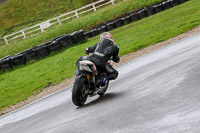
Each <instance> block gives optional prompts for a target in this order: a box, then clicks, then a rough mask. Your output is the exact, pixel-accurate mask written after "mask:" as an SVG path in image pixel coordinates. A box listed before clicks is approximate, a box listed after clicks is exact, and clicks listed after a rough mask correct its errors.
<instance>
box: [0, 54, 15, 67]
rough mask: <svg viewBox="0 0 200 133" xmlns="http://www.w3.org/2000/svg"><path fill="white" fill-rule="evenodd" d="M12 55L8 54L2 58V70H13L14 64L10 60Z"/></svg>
mask: <svg viewBox="0 0 200 133" xmlns="http://www.w3.org/2000/svg"><path fill="white" fill-rule="evenodd" d="M10 58H11V57H10V56H6V57H4V58H2V59H1V60H0V70H1V71H6V70H11V69H12V64H11V61H10Z"/></svg>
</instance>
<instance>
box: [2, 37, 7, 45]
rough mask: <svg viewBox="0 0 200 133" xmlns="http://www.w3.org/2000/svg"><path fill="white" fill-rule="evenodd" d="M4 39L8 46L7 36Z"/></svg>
mask: <svg viewBox="0 0 200 133" xmlns="http://www.w3.org/2000/svg"><path fill="white" fill-rule="evenodd" d="M3 39H4V40H5V42H6V45H8V40H7V39H6V36H4V37H3Z"/></svg>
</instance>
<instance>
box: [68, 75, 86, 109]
mask: <svg viewBox="0 0 200 133" xmlns="http://www.w3.org/2000/svg"><path fill="white" fill-rule="evenodd" d="M85 84H87V78H86V77H85V76H80V77H78V78H77V79H76V81H75V83H74V86H73V90H72V102H73V103H74V105H76V106H83V105H84V104H85V102H86V100H87V97H88V95H87V94H86V87H85Z"/></svg>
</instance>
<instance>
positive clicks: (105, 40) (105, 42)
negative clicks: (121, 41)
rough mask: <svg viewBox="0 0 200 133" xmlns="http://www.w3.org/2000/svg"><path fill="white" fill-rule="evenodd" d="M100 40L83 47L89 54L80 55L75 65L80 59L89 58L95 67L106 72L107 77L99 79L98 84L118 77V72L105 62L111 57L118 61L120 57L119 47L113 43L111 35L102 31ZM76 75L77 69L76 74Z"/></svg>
mask: <svg viewBox="0 0 200 133" xmlns="http://www.w3.org/2000/svg"><path fill="white" fill-rule="evenodd" d="M100 40H101V42H98V43H95V45H94V46H92V47H88V48H86V49H85V53H86V54H88V55H89V56H85V57H80V58H79V59H78V60H77V62H76V65H77V66H78V65H79V61H81V60H90V61H91V62H93V63H94V64H95V65H96V67H97V69H99V70H100V71H104V72H107V75H108V77H106V78H105V79H104V80H101V81H100V84H103V83H105V81H106V80H114V79H116V78H117V77H118V72H117V70H115V69H114V68H113V67H112V66H111V65H109V64H107V62H108V60H110V59H112V60H113V61H114V62H117V63H118V62H119V61H120V58H119V56H118V54H119V47H118V46H117V45H115V44H114V40H113V37H112V35H111V34H110V33H108V32H104V33H102V34H101V35H100ZM76 76H78V69H77V75H76Z"/></svg>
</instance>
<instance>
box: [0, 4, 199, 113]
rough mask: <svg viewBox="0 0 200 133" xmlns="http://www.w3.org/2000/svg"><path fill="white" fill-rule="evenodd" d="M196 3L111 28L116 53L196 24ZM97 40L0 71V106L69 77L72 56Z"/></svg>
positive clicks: (23, 98)
mask: <svg viewBox="0 0 200 133" xmlns="http://www.w3.org/2000/svg"><path fill="white" fill-rule="evenodd" d="M199 5H200V1H199V0H191V1H189V2H187V3H185V4H182V5H179V6H177V7H174V8H171V9H169V10H166V11H164V12H161V13H159V14H156V15H154V16H151V17H148V18H145V19H142V20H140V21H137V22H134V23H131V24H129V25H126V26H123V27H121V28H118V29H115V30H113V31H111V33H112V34H113V36H114V39H115V43H116V44H117V45H119V47H120V56H122V55H125V54H127V53H129V52H132V51H136V50H138V49H141V48H144V47H147V46H150V45H153V44H155V43H158V42H161V41H163V40H166V39H169V38H171V37H173V36H176V35H178V34H181V33H183V32H186V31H188V30H190V29H192V28H194V27H195V26H197V25H199V24H200V17H199V16H200V10H199ZM98 41H99V37H98V36H97V37H94V38H91V39H89V40H88V41H87V42H85V43H83V44H79V45H76V46H73V47H70V48H67V49H64V50H62V51H61V52H60V53H54V54H52V55H50V56H49V57H47V58H45V59H41V60H39V61H37V62H35V63H33V64H29V65H27V66H25V67H23V66H21V67H18V68H15V69H14V70H13V71H11V72H6V73H2V74H1V75H0V110H2V109H3V108H5V107H8V106H10V105H13V104H16V103H18V102H20V101H23V100H25V99H27V98H28V97H29V96H31V95H32V94H36V93H38V92H39V91H40V90H42V89H43V88H44V87H46V86H48V85H49V84H57V83H59V82H61V81H63V80H64V79H66V78H71V77H72V76H73V75H74V74H75V69H76V68H75V62H76V59H78V58H79V56H83V55H84V49H85V48H86V47H88V46H92V45H93V44H94V43H95V42H98ZM127 48H128V49H127ZM119 76H120V75H119Z"/></svg>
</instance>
